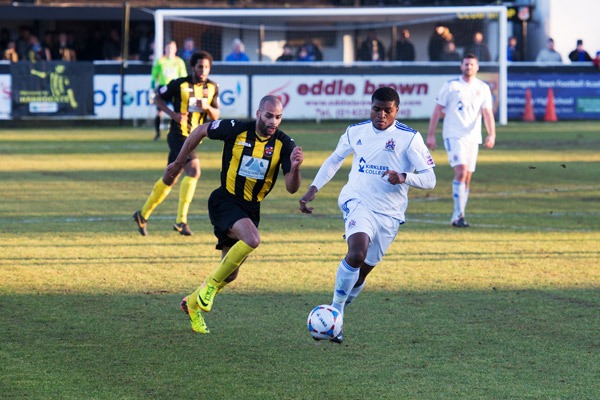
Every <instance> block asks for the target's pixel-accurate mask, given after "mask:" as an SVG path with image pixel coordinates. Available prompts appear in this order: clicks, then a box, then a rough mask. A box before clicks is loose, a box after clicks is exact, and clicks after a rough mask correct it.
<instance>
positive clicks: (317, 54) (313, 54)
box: [304, 39, 323, 61]
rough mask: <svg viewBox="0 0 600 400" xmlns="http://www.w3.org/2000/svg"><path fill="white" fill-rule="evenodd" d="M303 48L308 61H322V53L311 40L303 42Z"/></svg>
mask: <svg viewBox="0 0 600 400" xmlns="http://www.w3.org/2000/svg"><path fill="white" fill-rule="evenodd" d="M304 47H305V48H306V52H307V53H308V61H323V53H322V52H321V49H320V48H319V46H317V44H316V43H315V42H313V41H312V39H306V40H305V41H304Z"/></svg>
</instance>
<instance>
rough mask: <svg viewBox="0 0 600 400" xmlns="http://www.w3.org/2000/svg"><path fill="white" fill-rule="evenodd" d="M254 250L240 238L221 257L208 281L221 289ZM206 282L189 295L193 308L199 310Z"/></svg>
mask: <svg viewBox="0 0 600 400" xmlns="http://www.w3.org/2000/svg"><path fill="white" fill-rule="evenodd" d="M253 251H254V248H253V247H250V246H248V245H247V244H246V243H244V242H242V241H241V240H238V241H237V243H236V244H234V245H233V246H232V247H231V249H229V251H228V252H227V254H226V255H225V257H223V258H222V259H221V262H220V263H219V266H218V267H217V268H216V269H215V270H214V271H213V272H212V274H210V275H209V276H208V277H207V278H206V282H208V283H210V284H211V285H214V286H216V287H217V289H218V290H221V289H222V288H223V287H225V285H227V282H225V278H227V277H228V276H229V275H231V273H232V272H233V271H235V270H236V269H237V267H239V266H240V265H241V264H242V262H244V260H245V259H246V257H248V254H250V253H252V252H253ZM203 286H204V284H202V285H201V286H200V287H199V288H198V289H196V290H195V291H194V293H192V294H190V295H189V296H188V307H190V308H191V309H192V310H197V309H198V308H199V307H198V294H199V293H200V290H201V289H202V287H203Z"/></svg>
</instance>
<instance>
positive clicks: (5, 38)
mask: <svg viewBox="0 0 600 400" xmlns="http://www.w3.org/2000/svg"><path fill="white" fill-rule="evenodd" d="M10 41H11V40H10V31H9V30H8V29H6V28H2V29H1V30H0V51H4V50H6V48H7V47H8V42H10ZM13 44H14V42H13Z"/></svg>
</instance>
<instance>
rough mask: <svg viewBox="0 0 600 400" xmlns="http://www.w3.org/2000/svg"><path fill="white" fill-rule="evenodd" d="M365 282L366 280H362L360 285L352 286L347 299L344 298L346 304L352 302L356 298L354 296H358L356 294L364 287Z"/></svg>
mask: <svg viewBox="0 0 600 400" xmlns="http://www.w3.org/2000/svg"><path fill="white" fill-rule="evenodd" d="M366 283H367V281H366V280H364V281H363V283H362V284H360V286H355V287H353V288H352V290H351V291H350V294H349V295H348V299H347V300H346V304H345V305H346V306H347V305H348V304H350V303H352V300H354V299H355V298H356V296H358V294H359V293H360V292H361V291H362V290H363V288H364V287H365V284H366Z"/></svg>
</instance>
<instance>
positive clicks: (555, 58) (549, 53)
mask: <svg viewBox="0 0 600 400" xmlns="http://www.w3.org/2000/svg"><path fill="white" fill-rule="evenodd" d="M535 61H537V62H562V57H561V56H560V54H559V53H558V51H556V50H554V39H552V38H548V40H547V41H546V48H545V49H541V50H540V52H539V53H538V55H537V57H536V58H535Z"/></svg>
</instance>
